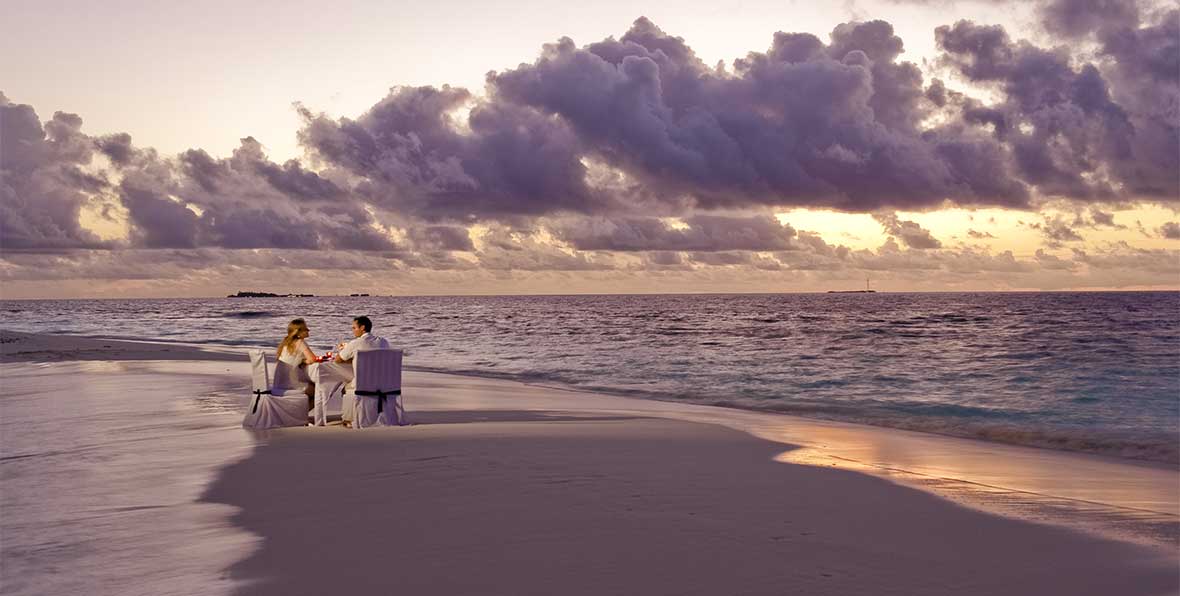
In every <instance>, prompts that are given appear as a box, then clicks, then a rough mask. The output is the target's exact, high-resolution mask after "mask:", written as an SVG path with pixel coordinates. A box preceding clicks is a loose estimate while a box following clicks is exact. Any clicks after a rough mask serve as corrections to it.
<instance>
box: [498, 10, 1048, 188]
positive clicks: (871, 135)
mask: <svg viewBox="0 0 1180 596" xmlns="http://www.w3.org/2000/svg"><path fill="white" fill-rule="evenodd" d="M901 49H902V43H901V40H900V39H899V38H897V37H896V36H895V35H894V34H893V29H892V26H890V25H889V24H888V23H885V22H883V21H872V22H868V23H849V24H845V25H841V26H839V27H837V28H836V29H835V30H834V31H833V33H832V43H831V45H824V44H823V43H822V42H821V41H819V40H818V39H817V38H815V37H814V36H812V35H809V34H785V33H779V34H776V35H775V37H774V41H773V45H772V46H771V48H770V49H769V50H768V51H767V52H765V53H759V52H751V53H750V54H749V55H748V56H747V57H745V58H743V59H740V60H738V61H736V62H735V63H734V67H733V72H732V73H729V72H724V73H719V72H717V71H715V70H714V69H712V68H709V67H707V66H706V65H704V64H703V63H702V62H701V61H700V60H699V59H698V58H697V57H696V55H695V53H694V52H693V51H692V49H691V48H690V47H689V46H688V45H687V44H686V43H685V42H684V40H683V39H681V38H678V37H673V36H670V35H667V34H666V33H664V32H663V31H662V30H660V29H659V28H658V27H656V26H655V25H654V24H653V23H651V22H650V21H648V20H647V19H643V18H641V19H639V20H637V21H636V22H635V24H634V25H633V26H632V28H631V29H630V30H629V31H628V32H627V33H626V34H625V35H623V36H622V37H621V38H620V39H618V40H615V39H607V40H604V41H601V42H597V43H593V44H590V45H588V46H585V47H580V48H579V47H577V46H576V45H575V44H574V43H573V41H572V40H570V39H568V38H562V39H561V40H559V41H558V42H556V43H553V44H549V45H546V46H545V50H544V52H543V54H542V56H541V58H539V59H538V60H537V61H536V62H535V63H534V64H532V65H522V66H520V67H518V68H516V69H513V70H509V71H505V72H502V73H493V74H490V75H489V77H488V85H489V89H490V90H491V91H492V92H493V93H494V97H495V98H496V99H497V100H499V101H510V102H513V103H516V104H520V105H525V106H529V107H531V108H534V109H536V110H539V111H541V112H543V113H545V114H552V115H556V116H559V117H560V118H561V120H562V121H564V122H567V123H568V124H569V126H570V127H571V128H572V129H573V130H574V131H576V133H577V134H578V136H579V137H580V138H581V139H582V140H583V141H584V144H585V149H586V150H587V151H589V152H591V153H592V154H593V155H594V156H595V157H597V158H599V159H602V160H603V161H605V162H606V163H608V164H610V165H611V166H612V167H615V168H618V169H620V170H622V171H624V172H626V173H627V175H628V176H630V177H632V178H634V179H635V180H638V181H639V182H640V183H642V184H643V185H644V187H645V188H646V189H648V190H649V191H650V192H653V193H655V194H656V195H658V196H662V197H680V196H684V195H688V196H691V197H692V198H693V200H694V201H695V203H696V204H697V205H698V206H699V207H702V208H720V207H727V208H732V207H748V206H760V205H773V206H828V207H836V208H840V209H843V210H848V211H871V210H875V209H878V208H880V207H883V206H894V207H920V206H931V205H934V204H938V203H940V202H941V201H943V200H944V199H946V198H952V199H953V200H956V201H959V202H961V203H963V204H989V205H1006V206H1021V205H1025V204H1026V201H1027V199H1028V193H1027V189H1026V188H1025V187H1024V185H1023V184H1021V183H1020V182H1019V181H1016V180H1013V179H1012V177H1011V176H1010V175H1008V174H1009V171H1008V168H1007V166H1006V164H1005V157H1004V155H1003V150H1002V148H1000V147H999V145H998V144H997V143H995V142H994V141H993V140H991V139H988V138H987V137H986V136H983V135H974V134H972V133H971V132H970V131H964V130H961V129H937V130H932V131H925V134H921V133H920V132H919V131H918V130H917V129H916V123H917V122H918V121H919V120H921V119H922V118H923V117H924V116H925V115H926V110H927V108H926V106H927V104H928V102H926V101H924V100H923V93H924V91H923V88H922V77H921V74H920V72H919V70H918V69H917V67H916V66H914V65H913V64H911V63H907V62H902V63H897V62H895V58H896V57H897V55H898V53H899V52H900V50H901Z"/></svg>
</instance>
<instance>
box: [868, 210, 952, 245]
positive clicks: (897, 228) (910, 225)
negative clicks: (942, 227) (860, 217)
mask: <svg viewBox="0 0 1180 596" xmlns="http://www.w3.org/2000/svg"><path fill="white" fill-rule="evenodd" d="M873 219H875V220H877V223H879V224H881V227H882V228H884V229H885V233H886V234H889V235H890V236H893V237H895V238H897V239H898V240H900V241H901V243H902V244H904V245H906V246H908V247H910V248H916V249H919V250H924V249H928V248H942V242H940V241H939V240H938V238H935V237H934V236H933V235H931V234H930V230H927V229H926V228H923V227H922V226H920V225H918V223H917V222H913V221H907V220H904V219H900V218H898V217H897V214H895V213H874V214H873Z"/></svg>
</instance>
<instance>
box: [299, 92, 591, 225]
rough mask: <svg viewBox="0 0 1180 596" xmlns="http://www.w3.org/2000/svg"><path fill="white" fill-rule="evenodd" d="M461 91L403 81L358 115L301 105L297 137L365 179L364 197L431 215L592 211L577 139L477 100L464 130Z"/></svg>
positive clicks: (534, 117) (553, 125) (524, 113)
mask: <svg viewBox="0 0 1180 596" xmlns="http://www.w3.org/2000/svg"><path fill="white" fill-rule="evenodd" d="M470 100H471V95H470V94H469V93H468V92H467V91H466V90H463V89H455V88H451V87H443V88H442V89H435V88H433V87H416V88H413V87H398V88H395V89H393V90H392V91H391V92H390V94H389V96H388V97H386V98H385V99H383V100H382V101H381V102H379V103H378V104H377V105H375V106H373V107H372V108H371V109H370V110H369V111H368V112H367V113H365V114H364V115H362V116H361V117H360V118H358V119H356V120H352V119H348V118H341V119H339V120H331V119H329V118H327V117H326V116H324V115H317V114H313V113H311V112H310V111H307V110H303V111H302V114H303V117H304V119H305V120H306V125H305V126H304V128H303V129H302V130H301V131H300V133H299V138H300V141H301V142H302V143H303V144H304V145H305V146H306V147H307V148H308V149H309V150H311V151H312V152H313V153H314V154H315V155H316V156H317V157H318V158H319V159H321V160H323V161H325V162H328V163H331V164H333V165H336V166H339V167H342V168H344V169H346V170H348V171H349V172H351V173H353V174H356V175H358V176H362V177H364V178H365V179H366V182H365V183H364V184H362V185H360V186H359V187H358V190H359V191H360V192H361V193H362V194H364V195H365V196H366V199H368V200H370V201H372V202H373V203H375V204H378V205H382V206H384V207H388V208H391V209H397V210H400V211H408V212H410V213H413V214H415V215H418V216H421V217H426V218H450V219H456V220H466V221H474V220H477V219H484V218H496V217H500V216H508V217H511V216H520V215H540V214H544V213H549V212H554V211H569V212H590V211H594V210H597V209H599V208H600V205H599V204H600V202H601V201H603V197H601V196H599V195H596V194H595V193H594V192H592V191H591V190H590V188H589V187H588V186H587V184H586V180H585V179H586V167H585V166H584V165H583V164H582V162H581V160H580V157H581V147H580V141H579V139H578V138H577V136H576V135H575V134H574V133H573V132H572V131H571V130H570V129H569V127H567V126H566V125H565V124H564V123H563V122H561V121H560V120H557V119H554V118H550V117H547V116H545V115H543V114H540V113H538V112H537V111H535V110H531V109H527V108H523V107H519V106H514V105H510V104H506V103H501V102H480V103H478V104H477V105H476V106H475V107H474V108H473V109H472V110H471V113H470V116H469V118H468V120H467V123H466V124H467V126H468V128H469V132H460V131H459V130H458V129H457V128H456V126H455V123H454V122H453V120H452V116H451V115H450V113H451V112H452V111H453V110H456V109H458V108H460V107H462V106H463V105H465V104H467V103H468V102H469V101H470Z"/></svg>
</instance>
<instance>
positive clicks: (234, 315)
mask: <svg viewBox="0 0 1180 596" xmlns="http://www.w3.org/2000/svg"><path fill="white" fill-rule="evenodd" d="M221 316H223V317H226V318H229V319H258V318H262V317H277V316H279V314H278V313H273V312H270V311H269V310H242V311H238V312H227V313H224V314H223V315H221Z"/></svg>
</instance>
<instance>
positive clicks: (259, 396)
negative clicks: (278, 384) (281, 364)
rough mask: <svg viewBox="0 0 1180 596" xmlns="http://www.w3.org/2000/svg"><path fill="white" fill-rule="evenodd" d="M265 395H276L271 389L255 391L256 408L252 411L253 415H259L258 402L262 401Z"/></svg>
mask: <svg viewBox="0 0 1180 596" xmlns="http://www.w3.org/2000/svg"><path fill="white" fill-rule="evenodd" d="M263 395H274V394H273V393H271V392H270V389H255V390H254V407H253V408H251V409H250V413H251V414H257V413H258V400H260V399H262V396H263Z"/></svg>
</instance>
